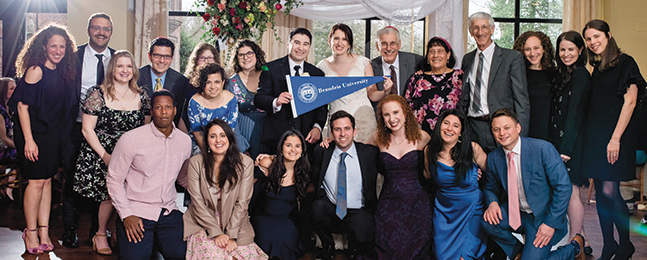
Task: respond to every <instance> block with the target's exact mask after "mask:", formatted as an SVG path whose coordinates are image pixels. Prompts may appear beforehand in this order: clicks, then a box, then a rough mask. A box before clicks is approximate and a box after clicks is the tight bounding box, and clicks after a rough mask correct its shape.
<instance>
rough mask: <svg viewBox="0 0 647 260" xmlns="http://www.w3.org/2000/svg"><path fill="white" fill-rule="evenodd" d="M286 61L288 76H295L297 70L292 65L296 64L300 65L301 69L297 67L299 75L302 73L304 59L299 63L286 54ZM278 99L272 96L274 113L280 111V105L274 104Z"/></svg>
mask: <svg viewBox="0 0 647 260" xmlns="http://www.w3.org/2000/svg"><path fill="white" fill-rule="evenodd" d="M288 63H289V66H290V76H295V74H296V72H297V71H296V70H294V66H297V65H299V66H301V69H299V75H302V74H303V65H304V64H305V61H301V63H296V62H294V61H293V60H292V59H291V58H290V56H288ZM288 87H289V86H288ZM278 100H279V98H278V97H277V98H274V101H273V102H272V109H273V110H274V113H277V112H279V111H281V107H282V106H279V105H277V104H276V102H277V101H278Z"/></svg>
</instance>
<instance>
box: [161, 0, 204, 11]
mask: <svg viewBox="0 0 647 260" xmlns="http://www.w3.org/2000/svg"><path fill="white" fill-rule="evenodd" d="M205 3H206V2H202V1H200V6H198V2H197V1H193V0H168V10H169V11H204V10H205V6H204V5H205Z"/></svg>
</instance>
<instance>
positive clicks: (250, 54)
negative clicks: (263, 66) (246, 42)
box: [238, 51, 256, 59]
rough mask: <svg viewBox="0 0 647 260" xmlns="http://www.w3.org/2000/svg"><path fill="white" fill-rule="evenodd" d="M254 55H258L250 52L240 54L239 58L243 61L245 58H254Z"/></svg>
mask: <svg viewBox="0 0 647 260" xmlns="http://www.w3.org/2000/svg"><path fill="white" fill-rule="evenodd" d="M254 54H256V53H254V52H253V51H248V52H247V53H238V58H240V59H242V58H243V57H247V58H251V57H254Z"/></svg>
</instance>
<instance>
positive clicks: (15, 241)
mask: <svg viewBox="0 0 647 260" xmlns="http://www.w3.org/2000/svg"><path fill="white" fill-rule="evenodd" d="M55 211H56V210H55ZM585 211H586V214H585V222H584V223H585V224H584V225H585V229H586V233H587V235H588V239H589V241H590V243H591V246H592V247H593V251H594V252H593V254H594V256H593V257H588V258H587V259H597V257H598V256H599V253H600V251H601V248H602V235H601V233H600V229H599V222H598V218H597V213H596V209H595V204H594V203H593V204H591V205H585ZM643 213H644V211H636V212H635V213H634V216H633V217H632V219H631V224H632V229H633V232H632V234H631V240H632V241H633V243H634V245H635V247H636V253H635V254H634V256H633V259H634V260H647V226H644V225H643V226H641V225H640V218H641V217H642V215H643ZM53 218H55V219H53V220H52V221H51V222H50V225H51V232H50V235H51V238H52V239H53V240H56V239H60V235H61V234H62V233H63V228H62V224H61V220H60V218H58V217H57V216H53ZM88 218H89V215H88V214H87V213H86V214H84V215H82V216H81V222H80V227H79V236H80V239H81V240H82V245H81V246H80V247H79V248H75V249H69V248H65V247H63V246H61V245H60V244H57V245H56V249H55V250H54V252H51V253H49V254H43V255H40V256H33V255H28V254H25V253H24V245H23V242H22V239H21V230H22V229H23V228H24V218H23V215H22V210H19V209H14V208H13V207H8V206H0V259H3V260H12V259H65V260H75V259H84V260H85V259H88V260H91V259H106V260H107V259H117V258H118V257H117V256H99V255H97V254H95V253H94V252H92V248H91V246H92V245H91V243H90V238H88V230H89V226H90V223H89V220H88ZM113 230H114V229H113ZM301 259H306V260H309V259H313V257H312V254H310V253H309V254H306V255H305V256H304V257H303V258H301ZM337 259H345V257H344V256H343V254H341V253H339V254H338V255H337Z"/></svg>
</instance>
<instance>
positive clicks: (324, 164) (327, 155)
mask: <svg viewBox="0 0 647 260" xmlns="http://www.w3.org/2000/svg"><path fill="white" fill-rule="evenodd" d="M334 150H335V143H334V142H333V143H330V146H329V147H328V149H326V150H325V151H324V152H323V159H322V161H321V168H319V183H320V186H321V184H323V180H324V178H325V177H326V171H327V170H328V165H330V159H332V152H333V151H334ZM316 188H319V187H316Z"/></svg>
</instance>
